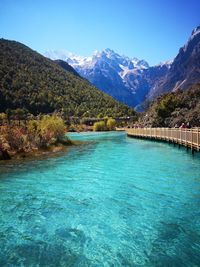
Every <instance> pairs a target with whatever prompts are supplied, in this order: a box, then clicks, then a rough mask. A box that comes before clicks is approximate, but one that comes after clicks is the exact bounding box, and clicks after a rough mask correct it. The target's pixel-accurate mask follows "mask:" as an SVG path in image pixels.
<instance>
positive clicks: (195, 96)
mask: <svg viewBox="0 0 200 267" xmlns="http://www.w3.org/2000/svg"><path fill="white" fill-rule="evenodd" d="M199 111H200V83H198V84H196V85H193V86H192V87H190V88H189V89H188V90H186V91H181V90H178V91H176V92H170V93H167V94H165V95H163V96H161V97H159V98H157V99H156V100H155V101H154V102H152V104H151V105H150V107H149V109H148V111H147V112H146V113H144V114H143V116H142V117H141V118H140V123H141V124H142V125H143V126H153V127H161V126H164V127H174V126H175V125H177V126H180V125H181V123H188V122H189V123H190V125H191V126H193V127H195V126H200V112H199Z"/></svg>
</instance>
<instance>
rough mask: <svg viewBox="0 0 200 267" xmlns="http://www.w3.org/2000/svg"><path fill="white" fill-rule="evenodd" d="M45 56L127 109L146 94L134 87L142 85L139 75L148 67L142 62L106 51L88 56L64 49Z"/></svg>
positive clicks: (137, 102)
mask: <svg viewBox="0 0 200 267" xmlns="http://www.w3.org/2000/svg"><path fill="white" fill-rule="evenodd" d="M45 56H46V57H49V58H51V59H53V60H56V59H62V60H64V61H66V62H67V63H68V64H70V65H71V66H72V67H73V68H74V69H75V70H76V71H77V72H78V73H79V74H80V75H81V76H82V77H84V78H86V79H88V80H89V81H90V82H91V83H92V84H94V85H95V86H97V87H98V88H99V89H101V90H102V91H103V92H105V93H107V94H109V95H111V96H112V97H114V98H115V99H117V100H119V101H121V102H123V103H125V104H127V105H129V106H136V105H137V104H139V103H140V102H141V101H142V100H143V95H144V93H143V91H145V94H146V90H145V86H144V85H143V88H144V90H140V91H139V90H138V85H139V84H141V83H142V84H143V81H142V80H141V78H140V77H141V74H142V72H143V71H144V70H146V69H148V68H149V65H148V63H147V62H146V61H144V60H139V59H137V58H129V57H126V56H121V55H119V54H117V53H115V52H114V51H113V50H111V49H109V48H107V49H105V50H103V51H95V52H94V53H93V54H92V55H91V56H90V57H81V56H77V55H74V54H73V53H70V52H68V51H65V50H63V51H50V50H49V51H47V52H46V53H45ZM141 96H142V99H141Z"/></svg>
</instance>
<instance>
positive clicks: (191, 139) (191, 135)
mask: <svg viewBox="0 0 200 267" xmlns="http://www.w3.org/2000/svg"><path fill="white" fill-rule="evenodd" d="M192 147H193V130H192V129H191V150H192Z"/></svg>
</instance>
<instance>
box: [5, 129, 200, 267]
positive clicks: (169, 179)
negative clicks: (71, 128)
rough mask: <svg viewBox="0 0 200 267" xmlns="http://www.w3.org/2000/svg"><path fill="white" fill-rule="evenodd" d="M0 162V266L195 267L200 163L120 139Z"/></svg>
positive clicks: (102, 138)
mask: <svg viewBox="0 0 200 267" xmlns="http://www.w3.org/2000/svg"><path fill="white" fill-rule="evenodd" d="M71 138H72V139H79V140H85V141H89V142H87V143H86V144H85V145H81V146H77V147H73V148H71V149H70V150H69V151H68V152H65V153H60V154H58V155H57V156H56V157H51V158H43V159H39V160H38V159H37V160H25V161H20V162H18V163H15V162H14V161H13V162H12V161H11V162H7V163H6V164H5V163H1V164H0V266H34V267H35V266H48V267H49V266H56V267H59V266H92V267H93V266H95V267H96V266H134V267H135V266H148V267H151V266H160V267H165V266H168V267H173V266H174V267H175V266H180V267H185V266H193V267H197V266H200V157H199V156H197V155H195V156H192V155H191V154H190V153H187V152H186V151H185V150H184V149H178V148H174V147H173V146H172V145H171V146H170V145H168V144H164V143H156V142H151V141H145V140H136V139H131V138H127V137H126V135H125V134H124V133H115V132H113V133H112V132H111V133H87V134H72V135H71Z"/></svg>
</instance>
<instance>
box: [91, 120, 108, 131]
mask: <svg viewBox="0 0 200 267" xmlns="http://www.w3.org/2000/svg"><path fill="white" fill-rule="evenodd" d="M93 130H94V131H95V132H100V131H106V130H107V128H106V124H105V121H98V122H95V123H94V125H93Z"/></svg>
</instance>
